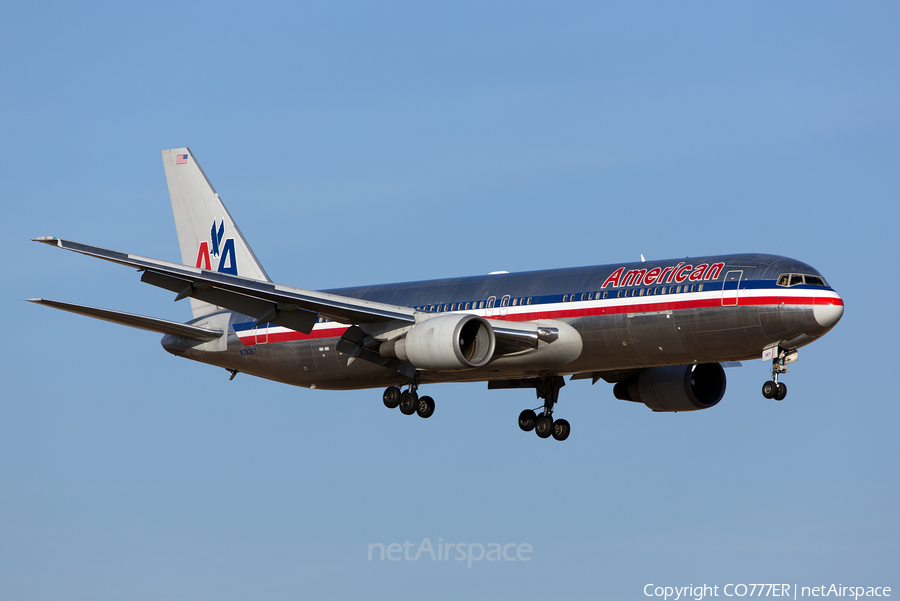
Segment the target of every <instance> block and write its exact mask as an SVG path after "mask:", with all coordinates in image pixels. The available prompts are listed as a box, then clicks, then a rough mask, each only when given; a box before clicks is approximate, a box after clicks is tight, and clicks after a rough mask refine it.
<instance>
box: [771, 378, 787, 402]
mask: <svg viewBox="0 0 900 601" xmlns="http://www.w3.org/2000/svg"><path fill="white" fill-rule="evenodd" d="M786 396H787V386H786V385H784V384H782V383H781V382H779V383H778V386H777V390H776V391H775V397H774V398H775V400H776V401H783V400H784V397H786Z"/></svg>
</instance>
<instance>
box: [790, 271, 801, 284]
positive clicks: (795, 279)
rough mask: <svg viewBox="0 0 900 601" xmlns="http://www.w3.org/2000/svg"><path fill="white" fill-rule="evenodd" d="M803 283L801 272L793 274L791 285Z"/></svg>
mask: <svg viewBox="0 0 900 601" xmlns="http://www.w3.org/2000/svg"><path fill="white" fill-rule="evenodd" d="M802 283H803V275H801V274H799V273H792V274H791V283H790V284H789V285H790V286H797V285H799V284H802Z"/></svg>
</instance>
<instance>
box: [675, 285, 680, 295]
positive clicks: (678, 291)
mask: <svg viewBox="0 0 900 601" xmlns="http://www.w3.org/2000/svg"><path fill="white" fill-rule="evenodd" d="M675 294H681V286H679V287H678V288H676V289H675Z"/></svg>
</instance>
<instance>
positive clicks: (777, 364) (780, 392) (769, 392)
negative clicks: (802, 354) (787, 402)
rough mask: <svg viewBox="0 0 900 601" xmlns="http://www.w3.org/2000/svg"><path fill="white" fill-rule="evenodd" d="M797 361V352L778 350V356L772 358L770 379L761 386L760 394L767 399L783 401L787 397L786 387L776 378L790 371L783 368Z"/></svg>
mask: <svg viewBox="0 0 900 601" xmlns="http://www.w3.org/2000/svg"><path fill="white" fill-rule="evenodd" d="M796 360H797V351H784V350H780V349H779V350H778V354H777V355H775V357H773V358H772V379H771V380H769V381H768V382H766V383H765V384H763V387H762V394H763V396H764V397H766V398H767V399H775V400H776V401H783V400H784V397H786V396H787V386H785V384H784V383H782V382H779V381H778V376H779V375H781V374H786V373H787V372H789V371H790V370H789V369H788V368H786V367H785V365H788V364H790V363H793V362H794V361H796Z"/></svg>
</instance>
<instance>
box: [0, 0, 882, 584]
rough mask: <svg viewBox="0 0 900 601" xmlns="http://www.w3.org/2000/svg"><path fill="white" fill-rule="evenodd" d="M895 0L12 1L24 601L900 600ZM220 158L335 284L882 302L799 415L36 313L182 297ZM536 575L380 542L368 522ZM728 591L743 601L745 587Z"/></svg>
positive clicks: (810, 371) (14, 441)
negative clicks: (615, 288)
mask: <svg viewBox="0 0 900 601" xmlns="http://www.w3.org/2000/svg"><path fill="white" fill-rule="evenodd" d="M898 23H900V9H898V6H897V4H896V3H887V2H885V3H868V2H866V3H852V4H851V3H835V2H793V3H783V2H757V3H752V4H750V3H745V4H743V5H735V4H734V3H725V4H723V3H714V2H708V3H703V2H700V3H689V4H672V3H629V5H628V7H627V8H621V7H617V6H615V5H613V6H606V7H604V6H599V7H598V6H595V4H594V3H583V4H573V3H559V4H556V5H554V6H552V7H548V6H544V5H541V4H536V3H521V2H515V3H513V2H509V3H491V4H485V3H481V2H476V3H453V4H452V5H447V6H443V7H439V8H438V7H432V6H423V5H422V4H421V3H409V4H398V3H391V4H381V5H372V4H370V3H359V4H345V3H340V4H338V3H329V4H328V5H327V7H322V6H316V5H312V4H305V3H304V4H300V3H285V4H266V3H263V4H257V5H253V6H252V7H251V6H250V5H248V4H246V3H221V2H218V3H205V2H185V3H168V4H159V3H155V4H153V3H144V4H143V5H134V4H129V3H95V2H90V3H13V4H10V5H9V6H7V7H6V8H5V9H4V14H3V19H2V20H0V57H2V60H0V133H2V141H3V144H2V145H0V182H2V188H0V190H2V192H0V195H2V199H3V201H2V208H3V213H2V215H3V219H2V220H0V232H2V236H0V244H2V246H0V249H2V252H3V256H4V257H5V260H4V261H3V262H2V265H3V267H2V281H3V282H4V283H3V287H2V291H3V294H2V296H0V309H2V311H3V314H5V315H6V316H7V338H6V340H7V342H6V344H4V345H3V348H2V351H0V353H2V363H0V364H2V370H3V387H2V393H0V394H2V397H0V398H2V401H0V598H3V599H10V600H12V599H16V600H28V599H53V600H55V599H63V598H64V599H71V600H81V599H85V600H87V599H90V600H105V599H110V600H113V599H114V600H126V599H127V600H131V599H136V600H137V599H153V600H159V599H178V600H180V599H191V600H194V599H216V600H221V599H309V598H336V599H360V598H378V597H380V598H386V597H390V598H393V599H423V598H434V599H460V598H468V597H471V598H485V599H525V598H534V599H538V598H539V599H547V598H549V597H550V596H553V597H554V598H571V599H604V598H608V599H613V598H615V599H643V598H646V597H644V595H643V592H642V589H643V587H644V585H645V584H648V583H654V584H657V585H670V586H676V585H679V586H680V585H686V584H694V585H697V584H703V583H706V584H709V585H719V586H720V587H721V586H724V585H726V584H728V583H741V582H744V583H764V582H765V583H767V582H785V583H794V584H799V585H801V586H817V585H821V584H826V585H827V584H831V583H835V584H838V583H841V584H843V585H860V586H892V587H894V588H895V591H896V590H897V589H898V587H900V580H898V577H897V574H898V570H897V565H898V560H900V542H898V541H900V482H898V476H897V464H898V440H897V434H896V432H897V423H898V418H900V403H898V394H897V384H896V382H897V377H896V375H895V374H896V369H897V359H898V353H897V341H898V338H900V331H898V325H897V320H896V318H895V316H894V315H893V314H894V308H895V306H896V304H897V300H896V299H897V298H898V294H900V290H898V280H897V274H896V268H895V267H894V264H895V261H896V256H897V252H898V250H900V245H898V242H897V228H898V222H900V211H898V208H897V201H898V196H900V195H898V192H900V184H898V182H900V179H898V170H900V145H898V140H900V118H898V117H900V115H898V106H900V60H898V58H900V36H898V35H897V24H898ZM183 145H187V146H190V148H191V149H192V150H193V151H194V153H195V154H196V156H197V158H198V160H199V161H200V163H201V164H202V165H203V167H204V169H205V171H206V173H207V174H208V176H209V177H210V178H211V180H212V181H213V183H214V185H215V186H216V188H217V190H218V191H219V193H220V194H221V196H222V197H223V199H224V200H225V202H226V203H227V205H228V207H229V209H230V211H231V213H232V214H233V216H234V217H235V219H236V220H237V222H238V223H239V224H240V226H241V228H242V230H243V232H244V234H245V236H246V237H247V238H248V240H249V241H250V243H251V244H252V245H253V248H254V250H255V251H256V254H257V255H258V256H259V258H260V259H261V260H262V262H263V264H264V265H265V267H266V269H267V270H268V272H269V274H270V275H271V276H272V277H273V278H274V279H275V280H276V281H279V282H282V283H286V284H293V285H296V286H300V287H305V288H328V287H337V286H349V285H355V284H366V283H373V282H389V281H405V280H414V279H426V278H432V277H443V276H456V275H469V274H478V273H486V272H489V271H493V270H500V269H505V270H509V271H517V270H527V269H537V268H551V267H565V266H574V265H585V264H598V263H610V262H621V261H628V260H634V259H636V258H637V257H638V256H639V255H640V254H644V255H645V256H646V257H647V258H670V257H683V256H693V255H700V254H713V253H730V252H743V251H761V252H772V253H777V254H783V255H788V256H791V257H795V258H797V259H801V260H804V261H806V262H808V263H810V264H812V265H814V266H815V267H816V268H818V269H819V270H820V271H821V272H822V273H823V274H824V275H825V277H826V278H827V279H828V280H829V282H830V283H832V284H833V285H834V287H835V288H836V289H837V290H838V291H839V292H840V293H841V295H842V296H843V298H844V300H845V302H846V312H845V315H844V318H843V320H842V321H841V323H840V324H839V325H838V326H837V327H836V328H835V330H834V331H833V332H831V333H830V334H829V335H828V336H826V337H825V338H824V339H823V340H821V341H819V342H817V343H815V344H814V345H812V346H810V347H806V348H804V349H802V350H801V352H800V357H801V359H800V361H799V362H798V363H796V364H795V365H792V366H791V373H790V374H788V376H787V377H786V380H785V381H786V382H787V384H788V386H789V389H790V394H789V396H788V398H787V399H786V400H785V401H784V402H782V403H776V402H774V401H767V400H765V399H763V398H762V396H761V394H760V386H761V385H762V383H763V381H764V380H765V379H767V369H766V365H765V364H763V363H762V361H753V362H747V363H745V365H744V367H743V368H740V369H732V370H728V376H729V382H728V392H727V394H726V397H725V399H724V400H723V401H722V402H721V403H720V404H719V405H718V406H717V407H715V408H714V409H711V410H708V411H702V412H696V413H685V414H676V415H670V414H655V413H652V412H651V411H649V410H648V409H646V408H644V407H643V406H639V405H635V404H632V403H624V402H621V401H617V400H615V399H614V398H613V396H612V390H611V386H609V385H607V384H604V383H602V382H601V383H598V384H597V385H595V386H593V387H592V386H591V385H590V383H589V382H584V381H582V382H573V383H571V384H570V385H567V386H566V387H565V388H564V389H563V390H562V394H561V402H560V404H559V408H558V413H559V415H562V416H564V417H566V418H567V419H568V420H569V421H570V422H571V423H572V436H571V438H570V439H569V440H568V441H566V442H565V443H562V444H560V443H555V442H554V441H540V440H538V439H537V438H536V437H535V436H534V435H533V434H524V433H522V432H520V431H519V430H518V428H517V427H516V421H515V420H516V416H517V414H518V412H519V411H520V410H521V409H523V408H526V407H529V406H533V405H534V404H535V401H534V398H533V393H531V392H529V391H492V392H488V391H487V390H486V386H485V385H483V384H466V385H446V386H431V387H429V389H428V391H427V393H428V394H431V395H432V396H434V397H435V398H436V400H437V411H436V413H435V415H434V417H432V418H431V419H429V420H427V421H425V420H421V419H418V418H407V417H404V416H402V415H400V414H399V413H398V412H396V411H388V410H387V409H385V408H384V407H383V406H382V404H381V398H380V396H381V393H380V391H377V390H372V391H359V392H324V391H311V390H305V389H298V388H291V387H288V386H283V385H278V384H274V383H270V382H266V381H262V380H256V379H253V378H251V377H248V376H238V377H237V378H236V379H235V380H234V381H233V382H229V381H228V377H227V376H228V374H227V373H226V372H225V371H224V370H221V369H218V368H212V367H208V366H203V365H200V364H195V363H191V362H188V361H186V360H183V359H177V358H174V357H172V356H170V355H168V354H167V353H165V352H164V351H163V350H162V348H161V347H160V346H159V337H158V336H156V335H154V334H151V333H147V332H142V331H137V330H131V329H128V328H124V327H119V326H115V325H112V324H105V323H102V322H97V321H94V320H90V319H87V318H83V317H79V316H75V315H70V314H66V313H62V312H57V311H53V310H50V309H46V308H43V307H38V306H32V305H30V304H27V303H25V302H23V301H22V299H24V298H28V297H33V296H44V297H48V298H56V299H61V300H69V301H72V302H81V303H85V304H92V305H99V306H104V307H109V308H114V309H120V310H127V311H133V312H137V313H142V314H146V315H154V316H158V317H164V318H169V319H178V320H186V319H188V318H189V308H188V306H187V305H186V304H185V303H183V302H182V303H177V304H176V303H173V302H172V295H171V294H169V293H167V292H165V291H162V290H159V289H156V288H152V287H149V286H146V285H143V284H141V283H140V282H139V280H138V276H137V275H136V274H135V273H134V272H132V271H130V270H128V269H125V268H122V267H119V266H115V265H111V264H105V263H101V262H97V261H92V260H90V259H88V258H86V257H81V256H78V255H74V254H71V253H64V252H61V251H55V250H53V249H50V248H47V247H44V246H41V245H38V244H35V243H33V242H30V238H32V237H35V236H43V235H56V236H62V237H66V238H70V239H74V240H78V241H83V242H88V243H92V244H97V245H101V246H106V247H108V248H114V249H118V250H127V251H130V252H135V253H139V254H143V255H148V256H152V257H157V258H162V259H170V260H175V259H177V258H178V250H177V242H176V237H175V230H174V227H173V223H172V216H171V209H170V207H169V201H168V195H167V189H166V183H165V177H164V175H163V169H162V165H161V161H160V156H159V151H160V150H161V149H163V148H174V147H179V146H183ZM425 538H429V539H430V541H432V542H433V544H435V545H437V543H438V539H442V540H443V541H445V542H454V543H481V544H484V545H487V544H489V543H494V542H496V543H502V544H507V543H516V544H520V543H527V544H529V545H531V547H532V548H533V552H532V553H531V555H530V556H531V561H530V562H523V561H516V562H512V561H499V562H496V561H495V562H487V561H481V562H478V563H475V564H474V565H473V566H472V567H471V568H468V567H466V565H465V562H456V561H447V562H433V561H431V560H424V559H420V561H418V562H407V561H399V562H389V561H384V562H382V561H368V560H367V549H368V545H369V544H371V543H382V544H385V545H387V544H390V543H400V544H402V543H404V542H405V541H407V540H409V541H411V542H412V543H414V544H415V545H418V544H419V543H421V542H422V541H423V539H425ZM720 590H721V589H720Z"/></svg>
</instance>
